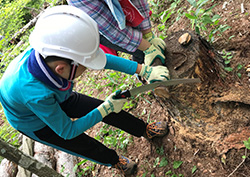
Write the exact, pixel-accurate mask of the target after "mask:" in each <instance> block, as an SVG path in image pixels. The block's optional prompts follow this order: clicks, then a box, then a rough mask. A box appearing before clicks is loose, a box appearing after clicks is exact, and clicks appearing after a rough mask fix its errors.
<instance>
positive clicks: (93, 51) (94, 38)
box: [29, 5, 106, 69]
mask: <svg viewBox="0 0 250 177" xmlns="http://www.w3.org/2000/svg"><path fill="white" fill-rule="evenodd" d="M29 41H30V44H31V46H32V47H33V48H34V49H35V50H36V51H38V52H39V53H40V54H41V55H42V56H43V57H44V58H46V57H47V56H58V57H63V58H67V59H71V60H73V61H75V62H76V63H79V64H81V65H84V66H86V67H88V68H91V69H102V68H104V66H105V65H106V56H105V54H104V52H103V51H102V50H101V49H100V48H99V42H100V40H99V31H98V26H97V24H96V22H95V21H94V20H93V19H92V18H91V17H89V16H88V15H87V14H86V13H85V12H83V11H82V10H80V9H78V8H76V7H73V6H68V5H60V6H55V7H52V8H49V9H46V10H45V12H44V13H43V14H42V15H41V17H40V18H39V19H38V21H37V23H36V25H35V29H34V30H33V32H32V33H31V35H30V38H29Z"/></svg>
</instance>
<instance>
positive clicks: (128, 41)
mask: <svg viewBox="0 0 250 177" xmlns="http://www.w3.org/2000/svg"><path fill="white" fill-rule="evenodd" d="M67 2H68V4H69V5H72V6H75V7H78V8H80V9H81V10H83V11H84V12H86V13H87V14H88V15H89V16H90V17H91V18H93V19H94V20H95V21H96V23H97V24H98V28H99V32H100V33H101V34H102V35H103V36H105V37H106V38H107V39H108V40H109V41H110V42H111V43H113V44H115V45H118V46H119V47H121V48H123V49H126V50H128V51H130V52H134V51H135V50H136V49H137V48H138V46H139V45H140V43H141V40H142V33H141V32H140V31H139V30H138V29H134V28H132V27H130V26H126V28H125V29H123V30H121V29H120V28H119V26H118V23H117V22H116V20H115V18H114V17H113V15H112V13H111V11H110V10H109V8H108V6H107V5H106V3H105V2H104V1H101V0H94V1H93V0H84V1H83V0H67Z"/></svg>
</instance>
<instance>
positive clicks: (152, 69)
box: [139, 64, 170, 83]
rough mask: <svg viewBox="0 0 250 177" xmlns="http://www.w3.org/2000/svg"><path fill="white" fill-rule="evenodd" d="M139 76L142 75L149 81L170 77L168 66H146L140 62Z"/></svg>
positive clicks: (164, 79)
mask: <svg viewBox="0 0 250 177" xmlns="http://www.w3.org/2000/svg"><path fill="white" fill-rule="evenodd" d="M139 76H141V77H144V78H145V79H146V80H147V81H148V82H149V83H153V82H156V81H166V80H169V79H170V76H169V71H168V68H167V67H165V66H147V65H144V64H142V68H141V72H140V73H139Z"/></svg>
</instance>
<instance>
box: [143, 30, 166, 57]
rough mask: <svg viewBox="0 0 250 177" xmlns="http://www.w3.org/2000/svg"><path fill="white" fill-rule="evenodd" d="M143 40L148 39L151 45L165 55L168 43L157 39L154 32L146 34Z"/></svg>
mask: <svg viewBox="0 0 250 177" xmlns="http://www.w3.org/2000/svg"><path fill="white" fill-rule="evenodd" d="M143 38H144V39H146V40H147V41H148V42H150V43H151V44H153V45H154V46H155V47H156V48H157V49H158V50H160V51H161V53H162V54H163V55H164V54H165V49H166V43H165V42H164V41H163V40H162V39H161V38H158V37H155V35H154V34H153V32H149V33H147V34H144V35H143Z"/></svg>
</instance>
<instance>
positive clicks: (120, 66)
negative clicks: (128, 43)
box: [105, 54, 138, 75]
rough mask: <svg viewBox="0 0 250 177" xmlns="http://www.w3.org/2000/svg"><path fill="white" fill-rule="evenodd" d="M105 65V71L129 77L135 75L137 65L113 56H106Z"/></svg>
mask: <svg viewBox="0 0 250 177" xmlns="http://www.w3.org/2000/svg"><path fill="white" fill-rule="evenodd" d="M106 57H107V63H106V66H105V69H113V70H116V71H120V72H124V73H127V74H130V75H133V74H135V72H136V69H137V66H138V63H137V62H135V61H131V60H127V59H124V58H121V57H118V56H115V55H111V54H106Z"/></svg>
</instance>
